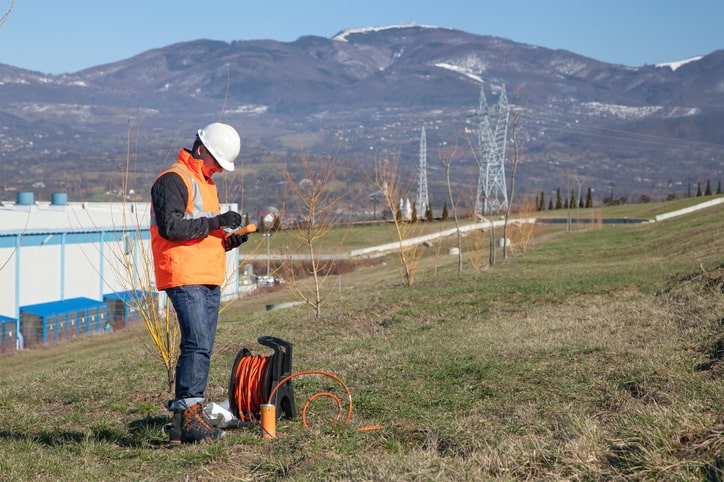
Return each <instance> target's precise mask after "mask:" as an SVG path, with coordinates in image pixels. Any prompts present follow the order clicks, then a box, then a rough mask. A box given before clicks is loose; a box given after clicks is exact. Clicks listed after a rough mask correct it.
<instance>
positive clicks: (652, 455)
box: [0, 200, 724, 481]
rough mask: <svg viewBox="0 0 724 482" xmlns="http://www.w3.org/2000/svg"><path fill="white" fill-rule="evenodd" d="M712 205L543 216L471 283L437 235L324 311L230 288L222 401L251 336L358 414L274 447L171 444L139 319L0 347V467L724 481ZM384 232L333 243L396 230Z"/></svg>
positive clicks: (157, 372)
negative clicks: (669, 214) (576, 217)
mask: <svg viewBox="0 0 724 482" xmlns="http://www.w3.org/2000/svg"><path fill="white" fill-rule="evenodd" d="M690 202H691V201H690V200H681V201H674V202H671V203H656V204H654V203H652V204H650V205H641V206H640V207H639V208H638V210H637V208H636V207H635V206H628V207H626V208H625V210H624V209H623V208H610V209H611V210H610V211H609V210H608V209H605V210H602V212H603V215H604V216H609V217H620V216H630V217H632V218H634V217H646V218H650V217H652V216H653V215H655V214H660V213H664V212H666V211H670V210H675V209H680V208H681V207H683V205H685V204H686V203H690ZM723 219H724V206H722V205H720V206H716V207H712V208H709V209H706V210H703V211H699V212H697V213H696V214H692V215H687V216H682V217H677V218H673V219H670V220H667V221H665V222H661V223H651V224H640V225H633V224H627V225H603V226H598V227H594V226H589V227H577V228H576V229H573V230H571V231H567V230H566V228H565V226H555V225H546V226H542V227H540V228H539V229H538V230H537V232H536V237H535V238H534V239H531V240H530V243H529V245H528V246H527V249H525V250H521V249H518V250H516V251H515V254H514V256H512V257H509V258H507V259H503V258H502V256H498V257H497V262H496V265H495V266H493V267H486V268H485V269H474V268H473V266H472V263H470V262H469V260H470V259H471V257H474V256H476V255H475V254H473V253H466V264H465V268H464V270H463V272H462V274H461V275H458V273H457V257H456V256H448V255H447V251H446V250H445V249H443V248H440V247H439V248H435V247H432V248H427V249H426V251H425V253H424V254H423V258H422V259H421V261H420V262H419V264H418V270H419V272H418V273H417V276H416V283H415V284H414V285H413V286H412V287H410V288H405V287H402V286H401V285H400V279H399V276H398V272H397V266H396V261H395V258H394V256H389V257H387V258H385V259H384V262H382V263H379V264H375V265H374V266H369V267H364V268H360V269H358V270H356V271H354V272H352V273H349V274H345V275H344V276H343V277H342V278H340V279H339V280H338V281H337V280H330V283H329V285H328V289H327V291H326V298H325V304H324V306H323V308H322V316H321V318H320V319H316V318H315V317H314V316H313V315H312V313H311V312H310V311H309V310H306V309H305V308H304V307H295V308H290V309H285V310H275V311H266V309H265V307H266V305H267V304H270V303H279V302H280V301H289V300H291V299H293V298H291V295H290V294H289V293H287V292H285V291H279V292H274V293H267V294H263V295H258V296H253V297H249V298H244V299H241V300H238V301H235V302H233V303H232V304H230V305H228V306H226V307H225V308H224V310H223V311H222V314H221V321H220V325H219V332H218V336H217V349H216V352H215V354H214V358H213V360H212V373H211V380H210V385H209V390H208V398H209V400H210V401H217V402H220V401H222V400H225V399H226V398H227V393H228V392H227V387H228V381H229V374H230V368H231V364H232V362H233V360H234V357H235V356H236V354H237V352H238V351H239V350H240V349H241V348H242V347H247V348H249V349H250V350H251V351H252V352H253V353H255V354H271V351H270V350H269V349H268V348H266V347H263V346H261V345H259V344H258V343H257V338H258V337H259V336H263V335H272V336H277V337H280V338H283V339H285V340H288V341H290V342H291V343H293V344H294V355H293V364H294V366H293V370H294V371H302V370H320V371H326V372H330V373H332V374H334V375H336V376H338V377H340V378H341V379H342V380H344V382H345V383H346V385H347V386H348V387H349V389H350V391H351V393H352V398H353V401H354V405H353V413H352V417H351V420H350V422H349V423H348V424H344V423H338V424H336V425H335V424H334V423H333V422H334V418H335V415H336V414H337V410H336V407H335V406H334V405H333V404H331V403H329V402H330V400H329V399H328V398H318V399H316V400H314V401H313V402H312V403H310V406H309V410H308V414H307V416H308V422H309V427H308V428H305V427H304V426H303V424H302V421H301V417H297V418H295V419H292V420H281V421H280V422H279V424H278V426H277V431H278V436H277V438H275V439H273V440H267V439H262V438H261V437H260V433H259V430H258V429H257V428H254V429H239V430H233V431H229V432H227V436H226V437H225V438H224V439H222V440H221V441H219V442H216V443H204V444H199V445H195V446H181V447H174V448H170V447H169V446H168V445H167V443H166V441H167V438H166V437H165V436H164V435H163V434H162V427H163V425H164V424H165V423H166V422H167V420H168V414H167V412H166V411H165V409H164V407H165V404H166V401H167V400H168V399H169V397H170V394H169V393H168V392H167V390H166V386H165V373H164V370H163V367H162V365H161V363H160V362H159V361H158V360H157V359H156V357H155V356H154V355H153V354H152V352H150V351H149V350H148V349H147V348H146V343H147V342H146V341H145V340H146V338H145V334H144V331H143V329H142V328H141V327H140V326H135V327H132V328H130V329H128V330H125V331H120V332H116V333H112V334H108V335H98V336H89V337H84V338H78V339H75V340H70V341H67V342H63V343H60V344H55V345H49V346H45V347H40V348H33V349H31V350H25V351H23V352H20V353H16V354H12V355H8V356H3V357H2V358H0V379H1V380H2V384H1V386H0V442H1V443H2V449H0V453H1V454H2V455H0V480H20V481H22V480H41V481H46V480H47V481H51V480H53V481H54V480H159V481H160V480H164V481H167V480H179V481H181V480H304V481H306V480H308V481H312V480H314V481H316V480H355V481H357V480H359V481H367V480H369V481H378V480H379V481H381V480H444V481H460V480H494V481H514V480H556V481H557V480H586V481H594V480H607V481H608V480H614V481H617V480H621V481H623V480H626V481H629V480H652V481H659V480H672V481H673V480H677V481H679V480H682V481H689V480H690V481H700V480H703V481H721V480H724V409H723V408H722V407H723V406H724V228H723V226H724V223H723V222H722V220H723ZM385 229H386V228H385V227H384V226H379V227H374V228H369V229H362V228H354V229H353V230H351V231H349V232H348V233H347V234H346V235H345V236H340V240H339V241H338V242H337V243H336V244H338V245H345V246H346V245H347V244H345V243H350V245H352V246H358V245H362V246H365V245H370V244H376V243H379V242H382V243H386V242H389V241H390V240H391V239H390V237H389V231H386V230H385ZM387 229H389V228H387ZM346 240H349V241H346ZM373 240H374V242H373ZM258 241H259V240H256V241H252V243H253V242H258ZM448 242H449V241H448ZM262 248H263V247H258V249H262ZM263 249H265V247H264V248H263ZM294 389H295V398H296V405H297V410H298V411H301V409H302V407H303V405H304V404H305V401H306V400H307V399H308V398H309V397H310V396H312V395H313V394H314V393H316V392H319V391H321V390H333V391H336V392H337V393H338V395H340V396H343V392H342V391H341V390H339V389H338V387H337V386H336V383H334V382H333V381H331V380H330V379H328V378H325V377H320V376H308V377H299V378H297V379H295V380H294ZM343 400H344V397H343ZM345 410H346V407H345ZM373 425H374V426H380V427H379V428H378V429H377V430H371V431H359V430H358V429H359V428H360V427H366V426H373Z"/></svg>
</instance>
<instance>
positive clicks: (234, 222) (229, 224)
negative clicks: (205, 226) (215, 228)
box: [216, 211, 241, 229]
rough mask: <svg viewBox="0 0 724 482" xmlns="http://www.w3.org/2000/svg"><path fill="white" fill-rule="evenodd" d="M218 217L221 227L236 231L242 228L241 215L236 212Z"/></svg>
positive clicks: (228, 212)
mask: <svg viewBox="0 0 724 482" xmlns="http://www.w3.org/2000/svg"><path fill="white" fill-rule="evenodd" d="M216 217H217V218H218V219H219V227H222V228H231V229H236V228H238V227H239V226H241V214H239V213H237V212H235V211H227V212H225V213H224V214H219V215H218V216H216Z"/></svg>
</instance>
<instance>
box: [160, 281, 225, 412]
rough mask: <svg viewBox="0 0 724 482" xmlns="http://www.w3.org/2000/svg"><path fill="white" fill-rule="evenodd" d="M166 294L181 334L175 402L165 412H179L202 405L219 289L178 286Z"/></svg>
mask: <svg viewBox="0 0 724 482" xmlns="http://www.w3.org/2000/svg"><path fill="white" fill-rule="evenodd" d="M166 294H167V295H168V297H169V299H170V300H171V303H172V304H173V307H174V309H175V310H176V316H177V317H178V323H179V327H180V330H181V353H180V355H179V358H178V363H177V365H176V393H175V397H176V398H175V399H174V400H171V401H170V402H169V404H168V409H169V410H171V411H181V410H185V409H187V408H189V407H191V406H192V405H194V404H196V403H202V402H203V401H204V392H205V391H206V385H207V383H208V381H209V365H210V362H211V352H212V351H213V349H214V338H215V337H216V324H217V322H218V319H219V304H220V302H221V288H220V287H219V286H210V285H188V286H178V287H176V288H169V289H167V290H166Z"/></svg>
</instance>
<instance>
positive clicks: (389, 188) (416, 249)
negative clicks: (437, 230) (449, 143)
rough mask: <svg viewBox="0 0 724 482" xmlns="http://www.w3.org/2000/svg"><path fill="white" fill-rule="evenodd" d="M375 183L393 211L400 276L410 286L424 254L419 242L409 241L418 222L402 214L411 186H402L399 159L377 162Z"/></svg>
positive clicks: (385, 202)
mask: <svg viewBox="0 0 724 482" xmlns="http://www.w3.org/2000/svg"><path fill="white" fill-rule="evenodd" d="M374 184H375V186H376V188H377V189H378V190H379V191H380V192H381V193H382V199H383V201H384V204H385V207H386V208H387V209H388V210H389V211H390V212H391V213H392V222H393V224H394V227H395V241H396V242H397V243H398V244H399V249H398V251H397V259H398V261H399V268H400V276H401V278H402V284H403V285H404V286H407V287H410V286H412V285H413V284H414V283H415V270H416V269H417V263H418V261H419V260H420V256H421V255H422V251H421V248H420V246H419V244H417V243H411V242H407V240H408V239H410V238H413V237H415V234H416V231H415V230H416V227H417V226H418V224H417V223H412V222H410V221H409V220H405V219H403V216H402V215H401V208H402V206H400V203H401V202H402V200H403V199H407V198H408V196H409V193H410V186H400V179H399V177H398V171H397V161H394V162H390V161H389V160H387V159H385V160H382V161H378V162H377V163H376V165H375V181H374Z"/></svg>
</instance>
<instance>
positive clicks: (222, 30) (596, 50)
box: [0, 0, 724, 74]
mask: <svg viewBox="0 0 724 482" xmlns="http://www.w3.org/2000/svg"><path fill="white" fill-rule="evenodd" d="M11 6H12V11H10V14H9V15H8V16H7V18H6V20H5V23H4V24H3V25H2V26H0V63H2V64H9V65H12V66H15V67H21V68H25V69H30V70H35V71H39V72H43V73H50V74H60V73H68V72H76V71H78V70H81V69H84V68H88V67H93V66H96V65H101V64H104V63H108V62H115V61H118V60H123V59H126V58H129V57H132V56H134V55H136V54H139V53H141V52H144V51H146V50H149V49H154V48H160V47H165V46H168V45H171V44H174V43H177V42H185V41H189V40H196V39H200V38H205V39H213V40H224V41H232V40H251V39H274V40H280V41H285V42H286V41H293V40H295V39H297V38H298V37H300V36H302V35H318V36H322V37H327V38H329V37H332V36H333V35H334V34H336V33H338V32H339V31H340V30H344V29H347V28H360V27H382V26H387V25H395V24H406V23H412V22H414V23H417V24H423V25H434V26H439V27H448V28H455V29H460V30H463V31H466V32H470V33H476V34H481V35H494V36H499V37H504V38H507V39H510V40H513V41H516V42H521V43H526V44H532V45H538V46H541V47H547V48H553V49H565V50H570V51H572V52H575V53H578V54H582V55H585V56H587V57H591V58H594V59H597V60H601V61H605V62H611V63H616V64H623V65H628V66H641V65H644V64H656V63H662V62H673V61H679V60H684V59H688V58H690V57H694V56H698V55H706V54H709V53H711V52H713V51H715V50H718V49H723V48H724V0H689V1H685V0H349V1H344V0H255V1H247V0H203V1H199V0H196V1H187V0H15V2H13V1H12V0H0V17H1V16H2V15H3V14H4V13H5V12H6V11H8V9H9V8H10V7H11Z"/></svg>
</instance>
